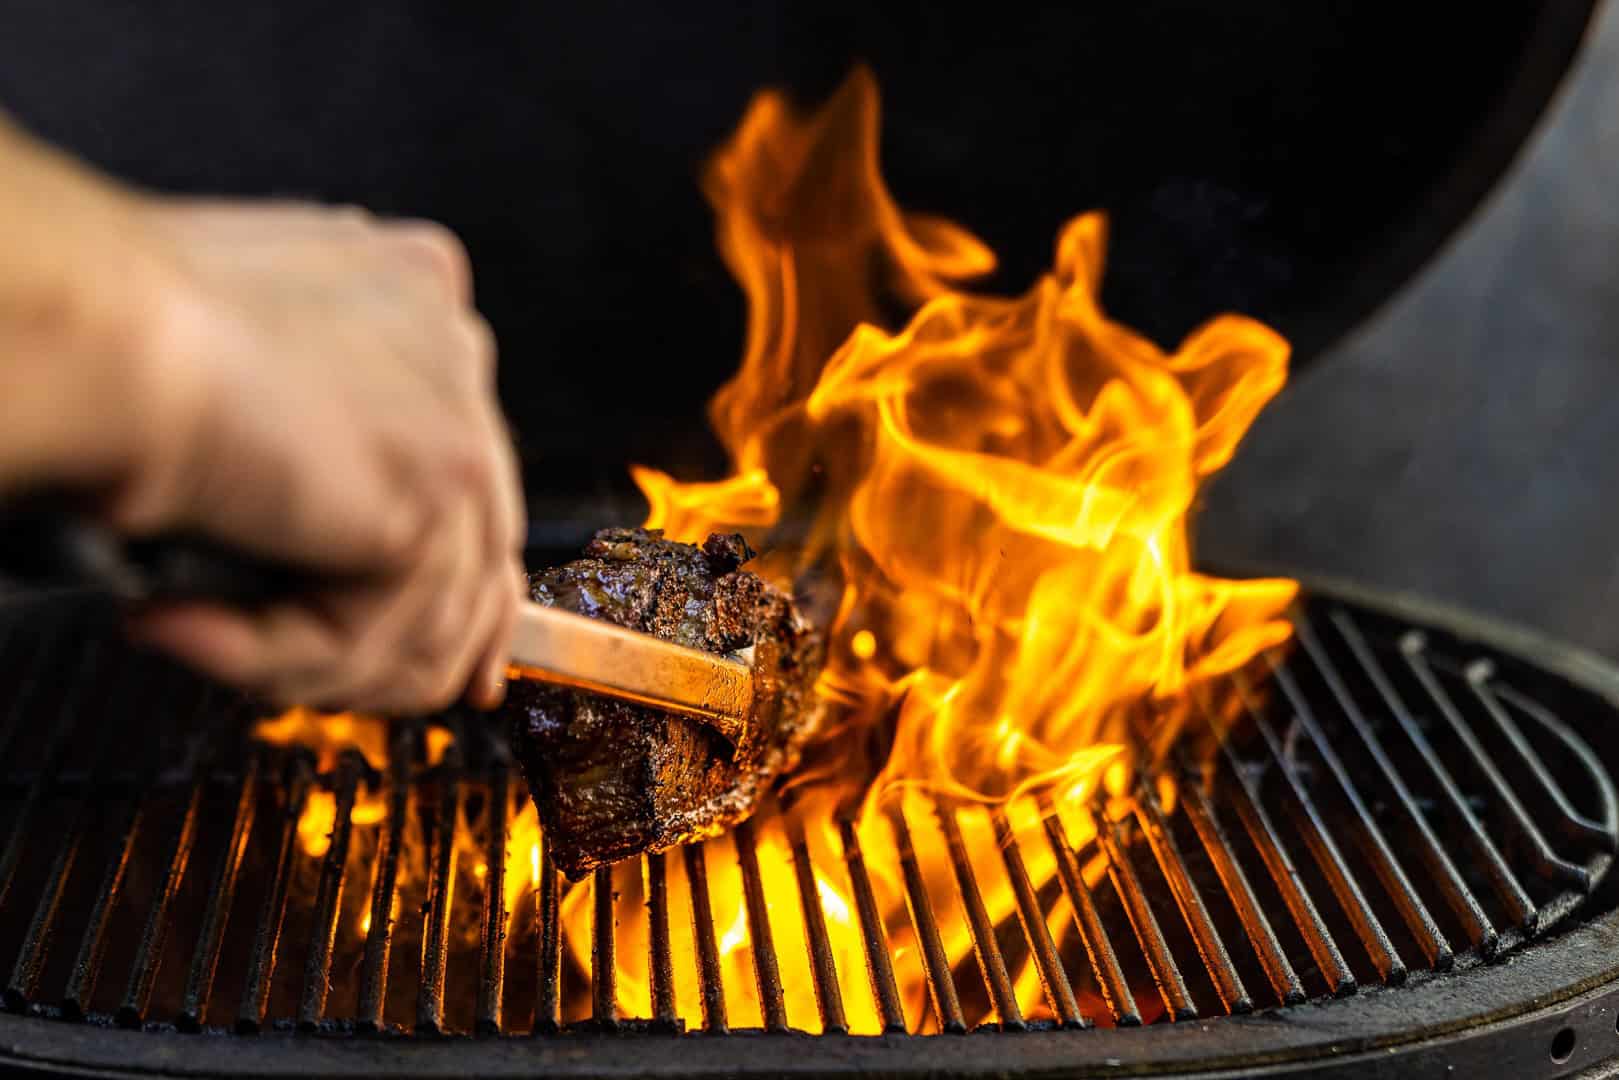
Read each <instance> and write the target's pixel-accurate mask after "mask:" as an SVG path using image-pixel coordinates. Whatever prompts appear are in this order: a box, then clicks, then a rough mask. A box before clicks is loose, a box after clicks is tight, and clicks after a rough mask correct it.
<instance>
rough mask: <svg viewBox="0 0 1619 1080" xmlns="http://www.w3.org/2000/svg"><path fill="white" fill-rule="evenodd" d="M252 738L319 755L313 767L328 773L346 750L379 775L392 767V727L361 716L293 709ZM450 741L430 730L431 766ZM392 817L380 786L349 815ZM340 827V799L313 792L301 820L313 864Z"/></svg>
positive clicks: (353, 819)
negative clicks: (334, 829)
mask: <svg viewBox="0 0 1619 1080" xmlns="http://www.w3.org/2000/svg"><path fill="white" fill-rule="evenodd" d="M253 737H254V738H255V739H257V740H259V741H260V742H265V743H270V744H273V745H276V746H302V747H304V748H306V749H308V750H310V751H312V752H313V753H314V755H315V767H316V769H317V770H318V771H320V772H322V773H329V772H331V770H332V769H333V768H335V767H336V765H337V759H338V757H339V755H341V754H342V753H343V752H344V751H346V750H354V751H358V752H359V753H360V754H361V755H362V756H363V757H364V758H365V761H366V764H367V765H369V766H370V767H371V768H372V769H374V770H377V771H379V772H380V771H381V770H383V769H384V768H386V767H387V764H388V724H387V722H386V721H385V720H382V719H381V718H379V717H375V716H362V715H360V714H358V713H324V712H319V711H317V710H315V709H306V708H301V707H300V708H292V709H288V710H287V711H286V712H284V713H282V714H281V715H280V716H276V717H272V718H270V719H267V720H261V721H259V723H257V724H256V725H254V727H253ZM451 741H452V739H451V735H450V733H449V731H447V730H446V729H444V728H440V727H429V728H427V729H426V754H427V760H428V762H429V763H432V762H435V761H438V760H439V759H440V758H441V757H443V755H444V751H445V750H446V749H447V748H448V746H449V744H450V742H451ZM387 816H388V804H387V799H386V795H385V793H384V792H383V790H382V789H381V787H380V786H378V785H371V786H369V787H366V788H362V789H361V791H360V792H359V793H358V794H357V797H356V798H355V800H354V812H353V813H352V814H350V815H349V822H350V823H351V824H353V825H376V824H378V823H380V822H381V821H383V820H384V819H385V818H386V817H387ZM336 823H337V795H336V794H335V793H334V792H331V791H327V790H324V789H315V790H312V791H310V792H309V796H308V798H307V800H306V801H305V803H304V809H303V813H302V814H300V815H299V817H298V843H299V846H300V847H301V848H302V849H303V852H304V854H305V855H308V856H309V857H310V858H312V859H318V858H321V857H322V856H324V855H325V854H326V852H327V850H328V849H329V848H330V847H331V844H332V829H333V827H334V826H335V825H336Z"/></svg>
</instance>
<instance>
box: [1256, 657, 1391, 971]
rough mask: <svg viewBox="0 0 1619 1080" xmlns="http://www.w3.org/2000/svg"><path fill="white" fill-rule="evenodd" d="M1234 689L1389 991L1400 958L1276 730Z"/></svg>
mask: <svg viewBox="0 0 1619 1080" xmlns="http://www.w3.org/2000/svg"><path fill="white" fill-rule="evenodd" d="M1236 686H1237V689H1238V692H1239V693H1240V694H1241V696H1242V700H1243V704H1244V706H1245V707H1246V708H1247V710H1248V715H1249V716H1250V717H1251V718H1252V719H1253V722H1254V728H1255V729H1256V730H1257V731H1258V732H1259V735H1260V741H1261V742H1262V743H1263V744H1264V746H1265V748H1266V749H1267V750H1268V751H1269V755H1270V761H1271V763H1272V764H1273V765H1274V766H1275V767H1276V769H1277V771H1278V773H1279V774H1280V776H1281V777H1282V786H1283V788H1284V790H1285V791H1286V792H1287V794H1288V796H1289V797H1290V798H1291V801H1292V803H1293V806H1294V808H1295V809H1297V810H1298V813H1299V816H1298V820H1297V821H1296V825H1297V827H1298V830H1299V834H1300V835H1301V836H1302V837H1303V839H1304V845H1305V847H1307V848H1308V849H1309V851H1310V857H1311V858H1313V859H1314V860H1315V864H1316V866H1318V867H1320V869H1321V874H1322V876H1323V877H1325V878H1326V879H1327V885H1328V887H1329V888H1331V889H1332V893H1333V895H1334V896H1335V897H1337V900H1338V907H1339V910H1341V911H1342V912H1343V914H1344V917H1345V918H1346V919H1348V920H1349V924H1350V925H1351V926H1353V927H1354V928H1355V934H1356V936H1357V937H1359V938H1360V942H1361V946H1362V947H1363V948H1364V949H1365V950H1366V955H1367V957H1368V958H1369V959H1370V960H1371V962H1372V966H1373V967H1374V968H1376V969H1377V973H1378V976H1379V977H1380V978H1381V979H1382V980H1383V981H1384V982H1385V983H1388V984H1389V985H1391V986H1398V985H1400V984H1401V983H1403V982H1404V981H1405V978H1406V967H1405V962H1404V961H1403V960H1401V959H1400V956H1399V953H1397V952H1395V950H1394V943H1393V942H1392V941H1390V940H1389V936H1388V931H1386V930H1384V929H1383V923H1382V921H1381V920H1379V919H1378V917H1377V913H1376V912H1374V911H1373V910H1372V908H1371V905H1370V904H1369V903H1367V901H1366V894H1365V893H1363V892H1362V891H1361V888H1360V884H1359V883H1358V882H1357V881H1356V880H1355V876H1354V875H1353V874H1351V873H1350V872H1349V867H1348V864H1347V863H1345V862H1344V856H1343V852H1342V851H1340V850H1339V849H1338V843H1337V841H1335V840H1334V839H1333V838H1332V833H1331V832H1329V831H1328V829H1327V823H1326V821H1325V820H1324V819H1323V818H1322V816H1321V811H1320V810H1319V809H1318V808H1317V807H1316V805H1315V800H1314V799H1312V798H1310V795H1309V792H1308V791H1306V790H1305V785H1304V781H1303V780H1302V779H1300V777H1299V775H1298V771H1297V770H1296V769H1295V768H1294V767H1293V763H1292V762H1291V761H1289V760H1288V757H1287V753H1286V751H1285V750H1284V749H1283V748H1282V742H1281V739H1280V738H1278V737H1277V735H1276V730H1275V729H1274V728H1273V727H1271V724H1270V721H1268V720H1266V719H1265V717H1264V716H1263V714H1262V713H1261V712H1260V710H1259V709H1257V708H1255V706H1254V703H1253V700H1252V698H1251V697H1250V696H1249V694H1248V692H1247V687H1246V686H1245V685H1244V683H1243V682H1242V680H1240V679H1239V680H1236Z"/></svg>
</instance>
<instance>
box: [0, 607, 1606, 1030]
mask: <svg viewBox="0 0 1619 1080" xmlns="http://www.w3.org/2000/svg"><path fill="white" fill-rule="evenodd" d="M1297 626H1298V635H1297V640H1296V642H1295V643H1294V645H1293V646H1292V647H1290V649H1289V650H1287V651H1286V652H1285V653H1278V654H1276V655H1273V656H1269V657H1267V658H1265V659H1264V663H1263V664H1262V665H1260V667H1261V670H1260V671H1259V672H1258V673H1257V675H1256V676H1254V677H1249V678H1246V679H1242V680H1234V681H1233V683H1232V685H1231V686H1229V687H1226V688H1223V689H1224V690H1225V691H1227V694H1226V697H1227V698H1228V699H1229V703H1234V704H1233V705H1232V706H1231V707H1232V708H1234V709H1235V712H1234V713H1233V714H1232V715H1230V716H1228V717H1227V718H1226V721H1225V722H1221V723H1218V724H1217V723H1215V722H1213V721H1212V720H1211V719H1210V716H1211V715H1212V714H1213V712H1214V711H1215V710H1214V708H1213V707H1212V706H1210V708H1208V709H1205V710H1194V717H1193V720H1192V721H1191V727H1190V728H1189V729H1188V730H1187V731H1186V732H1185V734H1184V736H1183V737H1182V738H1181V739H1180V740H1178V741H1177V743H1176V745H1175V746H1174V747H1173V748H1172V749H1171V751H1170V752H1169V753H1168V754H1167V755H1165V756H1164V757H1163V758H1162V759H1161V760H1162V765H1161V767H1160V768H1159V769H1157V770H1156V771H1154V772H1152V773H1150V774H1146V775H1144V776H1142V777H1141V778H1140V779H1139V780H1137V781H1135V782H1134V783H1133V786H1132V787H1130V788H1128V789H1119V788H1117V787H1115V789H1114V790H1112V791H1111V792H1110V790H1109V789H1108V788H1107V787H1106V786H1105V785H1102V786H1099V787H1098V788H1097V790H1096V793H1095V794H1094V795H1092V796H1089V797H1087V798H1086V799H1085V800H1084V801H1083V802H1082V803H1081V804H1078V805H1069V806H1066V807H1065V808H1064V809H1063V810H1062V812H1060V813H1059V812H1058V811H1057V809H1056V807H1054V805H1053V804H1052V803H1051V802H1050V801H1049V800H1046V799H1042V800H1040V801H1039V802H1038V803H1031V804H1030V805H1029V806H1025V807H1022V808H1021V810H1018V809H1016V804H1014V809H1013V810H1012V811H1008V810H995V811H985V810H984V809H982V808H980V807H972V806H958V805H954V804H952V803H949V802H947V801H933V802H931V803H927V804H924V803H922V802H920V801H918V800H917V799H914V798H913V799H910V800H908V801H906V802H905V803H904V804H897V803H896V804H893V805H891V806H890V807H889V809H888V812H887V814H886V815H885V816H882V817H881V818H880V820H878V821H877V822H875V823H873V822H868V823H867V824H866V825H864V826H862V827H858V828H857V827H856V825H855V823H854V822H852V821H849V820H841V819H836V818H834V819H830V820H829V819H827V818H825V817H824V816H816V815H815V813H812V812H811V810H810V809H809V808H808V804H799V805H795V804H794V802H793V800H792V798H791V797H790V796H783V797H781V798H778V799H776V800H774V801H773V802H772V804H771V805H770V806H769V807H768V808H767V809H766V810H765V811H764V812H763V813H761V814H760V815H759V816H758V817H756V818H755V819H754V821H752V822H750V823H748V824H746V825H744V826H742V827H740V828H738V829H736V830H734V831H733V832H732V833H731V834H730V835H729V836H728V837H722V838H719V839H716V840H710V841H707V842H704V843H699V844H694V845H690V846H687V847H685V848H683V849H680V850H678V851H672V852H668V853H665V854H660V855H652V856H648V857H646V858H645V859H643V860H639V862H638V863H637V864H632V865H630V866H620V867H618V868H614V869H604V870H600V871H597V872H596V874H595V875H594V877H593V879H591V880H590V881H588V882H586V883H583V884H581V885H578V886H574V887H570V886H569V885H568V883H566V882H565V881H564V880H563V879H562V878H561V877H560V875H558V874H557V873H556V871H555V870H554V869H553V867H552V865H551V861H550V859H549V858H548V857H547V856H546V855H545V853H544V851H543V845H539V846H537V847H536V849H535V851H534V852H533V853H532V855H533V858H532V860H531V859H530V858H525V857H523V856H524V853H522V852H518V853H516V856H515V857H514V856H513V852H512V850H511V847H512V844H513V843H515V842H516V841H515V840H514V837H513V834H512V831H511V830H512V826H513V822H514V821H515V820H516V819H517V818H518V817H519V816H520V814H521V812H522V808H523V805H524V799H525V797H526V794H525V792H524V791H523V787H522V783H521V780H520V779H518V778H517V777H516V776H515V774H514V773H513V772H512V767H511V764H510V760H509V757H508V755H507V754H506V752H505V748H504V746H503V745H502V743H501V741H500V740H499V738H497V737H496V736H495V734H494V733H493V732H492V731H491V730H490V728H489V726H488V725H485V724H482V723H480V722H479V721H477V720H476V719H472V718H466V717H457V716H451V717H447V718H444V719H443V723H444V724H445V725H446V726H447V728H448V730H449V731H450V732H451V734H452V736H453V740H452V741H451V742H450V744H449V745H448V747H447V748H442V756H439V755H438V754H436V753H429V748H428V747H426V746H425V745H424V744H425V743H427V742H429V741H431V740H432V738H433V736H432V735H431V734H430V733H429V732H428V731H427V730H425V729H424V728H422V727H420V726H409V725H397V726H395V727H393V728H392V729H390V731H389V736H388V737H389V739H390V746H389V747H388V750H389V752H388V755H387V762H388V764H387V766H386V767H385V769H383V770H381V771H378V770H376V769H373V768H372V767H371V766H370V765H369V764H368V763H367V761H366V758H365V757H364V756H362V755H361V754H360V753H359V752H357V751H352V750H351V751H346V752H344V753H342V754H339V755H337V756H336V758H335V760H334V761H333V762H332V763H331V767H330V768H320V767H318V765H317V760H316V758H315V757H314V756H312V755H311V754H309V753H307V752H304V751H301V750H290V749H287V748H283V747H274V746H267V745H258V744H254V743H252V742H251V741H249V740H246V739H244V738H243V737H242V735H243V732H245V731H246V730H247V727H248V725H249V721H250V720H251V719H252V718H253V717H254V716H256V715H258V712H257V711H256V710H255V709H254V708H253V706H252V705H251V703H249V702H246V701H242V700H240V699H238V698H236V697H234V696H231V695H229V694H226V693H224V692H222V691H219V690H217V689H214V688H210V687H207V686H204V685H201V684H200V683H198V682H197V681H196V680H194V679H193V678H191V677H190V676H188V675H185V674H184V673H181V672H179V671H177V670H175V669H173V668H171V667H169V666H167V665H166V664H164V663H162V662H160V661H157V660H155V659H153V658H151V657H149V656H145V655H142V654H138V653H136V652H133V651H131V650H129V649H128V648H127V647H125V646H124V645H122V644H121V643H120V642H119V640H118V638H117V635H116V634H115V633H114V628H113V625H112V623H111V622H110V620H109V619H108V617H107V616H106V615H105V613H103V612H100V611H99V609H96V608H94V607H92V606H90V605H84V604H62V603H57V604H54V605H49V606H46V607H41V608H38V609H32V608H31V609H21V610H20V613H19V611H13V612H11V616H10V618H9V620H8V621H7V623H6V624H5V625H4V626H3V627H0V634H4V637H3V638H0V710H3V711H0V786H3V798H4V803H3V807H4V815H5V817H4V829H5V832H4V833H3V834H0V835H3V836H4V837H5V839H4V848H3V850H0V950H4V951H3V952H0V972H6V973H7V974H6V977H5V983H4V987H3V992H4V1001H5V1005H6V1007H7V1008H8V1009H10V1010H12V1011H14V1012H18V1013H23V1014H31V1015H36V1016H40V1017H49V1018H57V1019H60V1020H63V1021H70V1022H87V1023H95V1024H115V1025H119V1026H123V1027H130V1028H146V1029H151V1030H165V1031H173V1030H175V1029H178V1030H179V1031H182V1032H195V1031H201V1030H212V1031H233V1032H238V1033H243V1034H247V1033H252V1032H256V1031H260V1030H264V1029H267V1028H293V1029H296V1030H301V1031H308V1032H320V1033H327V1034H335V1033H365V1032H379V1033H395V1034H397V1033H407V1032H415V1033H421V1034H453V1033H477V1034H485V1035H493V1034H504V1035H515V1034H527V1033H532V1034H534V1035H537V1036H542V1037H543V1036H548V1035H554V1034H562V1035H565V1034H567V1033H568V1032H572V1031H579V1030H587V1029H588V1030H598V1031H600V1030H616V1031H626V1032H628V1031H645V1030H648V1029H651V1030H662V1031H669V1032H683V1031H688V1030H698V1029H700V1030H701V1031H703V1032H705V1033H710V1034H723V1033H726V1032H729V1031H734V1030H756V1029H763V1030H765V1031H776V1032H780V1031H788V1030H799V1031H809V1032H811V1033H819V1032H847V1031H851V1030H852V1031H854V1032H856V1033H860V1032H879V1031H886V1032H894V1033H898V1032H911V1033H923V1034H933V1033H939V1032H954V1031H964V1030H970V1029H981V1028H984V1027H994V1028H998V1029H999V1030H1003V1031H1016V1030H1024V1029H1029V1028H1052V1027H1063V1028H1075V1029H1079V1028H1085V1027H1089V1026H1092V1025H1104V1026H1132V1025H1150V1024H1153V1023H1156V1022H1159V1021H1183V1020H1190V1019H1196V1018H1210V1017H1217V1016H1220V1015H1225V1014H1240V1013H1246V1012H1250V1011H1253V1010H1256V1009H1268V1008H1275V1007H1281V1006H1286V1005H1293V1004H1298V1003H1301V1002H1304V1001H1307V1000H1310V999H1312V998H1327V997H1330V996H1345V995H1350V994H1355V993H1357V991H1359V990H1361V989H1363V988H1366V987H1368V986H1377V987H1384V988H1390V989H1392V988H1395V987H1399V986H1400V985H1402V984H1405V983H1408V982H1415V981H1422V980H1427V979H1432V978H1436V977H1443V976H1444V974H1445V973H1446V972H1448V971H1450V970H1452V969H1456V968H1460V967H1466V966H1471V965H1475V964H1480V963H1489V962H1491V961H1494V960H1498V959H1500V958H1501V957H1503V956H1505V955H1506V954H1508V953H1509V952H1510V951H1511V950H1513V949H1514V948H1515V947H1517V946H1518V945H1520V944H1522V943H1524V942H1526V941H1528V940H1530V939H1534V938H1537V937H1540V936H1542V935H1545V934H1547V933H1548V931H1550V930H1551V929H1552V928H1553V927H1554V926H1556V925H1557V924H1558V923H1560V922H1563V921H1565V920H1567V919H1568V917H1569V916H1570V914H1571V913H1573V912H1574V911H1575V909H1577V908H1578V907H1579V906H1580V905H1581V904H1582V903H1583V902H1584V901H1585V900H1586V899H1587V898H1589V897H1590V896H1591V895H1592V893H1593V891H1594V890H1595V889H1596V887H1597V885H1598V884H1599V882H1600V881H1601V879H1602V878H1603V876H1604V875H1605V873H1606V871H1607V870H1608V867H1609V865H1610V862H1611V860H1612V856H1613V852H1614V847H1615V838H1616V835H1619V804H1616V799H1615V792H1614V786H1613V783H1612V780H1611V778H1610V776H1609V773H1608V771H1607V769H1606V768H1605V767H1604V765H1603V764H1602V762H1601V760H1600V759H1599V758H1598V756H1597V754H1596V753H1595V752H1594V751H1593V749H1592V748H1591V746H1590V745H1589V744H1588V743H1587V742H1586V741H1585V740H1583V739H1582V738H1581V736H1580V735H1578V734H1577V733H1576V732H1575V730H1574V729H1573V728H1572V727H1570V726H1569V725H1568V724H1567V723H1565V722H1564V720H1563V719H1561V718H1560V717H1559V715H1558V713H1557V711H1555V708H1556V706H1558V705H1561V704H1566V702H1564V701H1562V700H1561V699H1559V700H1557V701H1554V702H1548V701H1547V700H1543V699H1542V698H1541V697H1540V696H1537V692H1536V690H1537V688H1536V686H1535V685H1534V672H1533V669H1529V668H1522V667H1513V668H1512V670H1511V672H1510V673H1509V674H1503V672H1502V670H1499V669H1498V668H1499V665H1500V664H1501V661H1498V660H1497V659H1495V658H1493V657H1491V656H1487V655H1482V654H1480V653H1479V652H1478V651H1477V650H1472V649H1470V648H1466V647H1463V646H1461V645H1459V644H1457V643H1454V642H1450V641H1448V639H1447V641H1446V642H1444V643H1443V644H1442V645H1440V644H1435V643H1431V642H1430V641H1429V640H1428V637H1427V636H1426V635H1425V634H1424V632H1423V631H1420V630H1415V629H1410V628H1408V627H1404V626H1402V625H1399V624H1397V623H1395V622H1393V621H1391V620H1389V619H1387V618H1386V617H1384V616H1380V615H1375V614H1372V613H1368V612H1361V611H1359V610H1356V609H1354V608H1352V607H1350V606H1347V605H1344V604H1341V603H1337V602H1334V601H1329V600H1321V601H1311V602H1309V603H1307V604H1306V605H1304V606H1303V607H1301V609H1300V610H1299V612H1298V619H1297ZM1509 666H1510V665H1509ZM1509 675H1510V677H1509ZM1566 690H1567V688H1566V687H1565V688H1564V690H1563V691H1560V693H1563V692H1566ZM1581 705H1582V707H1590V708H1600V709H1602V710H1603V712H1604V714H1608V713H1611V708H1610V707H1609V706H1607V705H1606V704H1604V703H1601V702H1600V701H1599V700H1598V699H1597V698H1595V697H1594V696H1591V697H1590V698H1589V700H1588V701H1585V702H1582V703H1581ZM430 759H431V760H432V763H431V764H429V763H428V762H429V760H430ZM312 800H324V801H325V803H326V804H327V805H329V806H330V807H331V813H330V816H329V818H328V819H327V820H329V821H330V822H331V827H330V833H329V836H325V835H323V836H322V837H321V838H320V839H322V840H324V845H323V846H324V850H323V851H321V852H320V853H319V854H318V855H317V854H312V853H311V850H310V849H309V848H308V846H307V839H308V838H307V837H305V836H304V835H303V834H302V833H301V832H300V827H299V826H300V821H301V820H304V819H306V818H307V817H308V816H309V815H308V813H307V812H308V811H309V809H310V804H311V801H312ZM362 811H364V812H362ZM761 853H763V861H762V859H761ZM531 861H532V863H533V865H532V867H530V865H529V864H530V862H531ZM469 864H475V865H474V866H473V868H474V869H475V870H476V872H475V873H469ZM720 870H723V871H724V872H723V873H721V872H719V871H720ZM514 874H516V875H519V876H520V877H521V878H522V879H523V880H521V881H518V882H513V880H512V875H514ZM733 910H734V911H735V913H736V918H735V919H734V920H732V919H730V918H729V914H730V912H732V911H733ZM570 934H571V935H572V936H571V937H570ZM738 941H742V942H744V943H745V947H744V948H741V949H738V948H737V942H738ZM7 964H9V967H7V966H6V965H7ZM592 971H594V972H597V973H600V974H599V976H598V977H595V978H591V977H590V974H589V973H590V972H592ZM630 983H633V984H634V985H633V986H632V985H629V984H630ZM1380 992H1381V991H1380Z"/></svg>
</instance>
